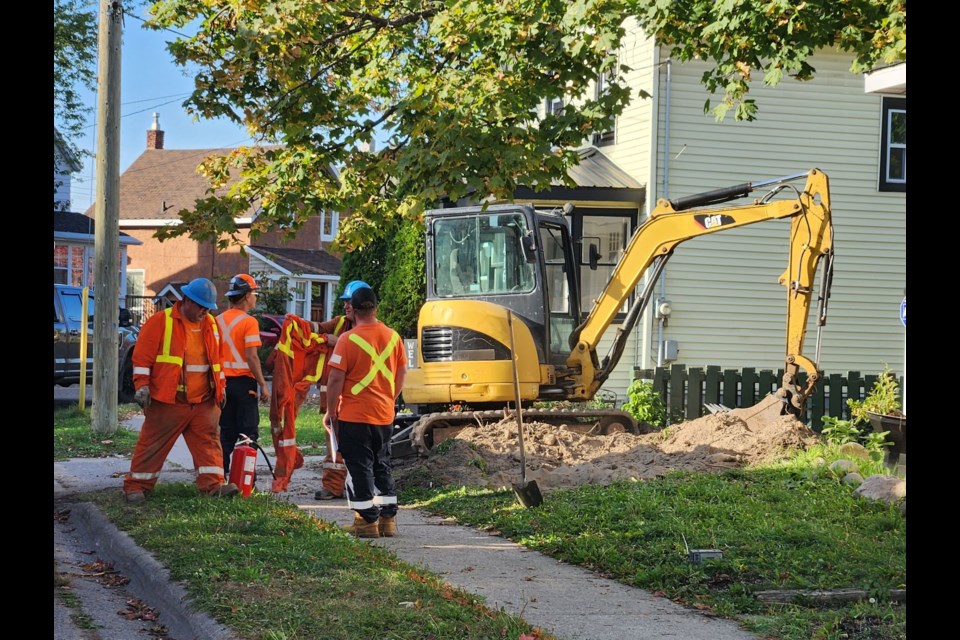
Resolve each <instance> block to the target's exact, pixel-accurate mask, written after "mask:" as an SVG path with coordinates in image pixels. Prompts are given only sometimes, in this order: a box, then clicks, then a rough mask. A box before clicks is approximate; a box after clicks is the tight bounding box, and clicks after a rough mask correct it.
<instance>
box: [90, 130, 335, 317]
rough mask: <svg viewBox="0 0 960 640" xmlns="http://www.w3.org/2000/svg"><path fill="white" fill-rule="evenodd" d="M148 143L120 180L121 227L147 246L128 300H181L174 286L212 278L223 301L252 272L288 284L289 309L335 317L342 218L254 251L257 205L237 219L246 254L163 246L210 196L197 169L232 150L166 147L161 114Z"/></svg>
mask: <svg viewBox="0 0 960 640" xmlns="http://www.w3.org/2000/svg"><path fill="white" fill-rule="evenodd" d="M146 142H147V144H146V149H145V150H144V152H143V154H141V155H140V157H138V158H137V159H136V160H135V161H134V162H133V163H132V164H131V165H130V166H129V167H128V168H127V169H126V171H124V172H123V173H122V174H121V176H120V215H119V218H120V222H119V223H120V229H121V230H122V231H123V232H124V233H126V234H128V235H129V236H131V237H133V238H135V239H136V240H139V241H140V242H141V243H142V244H139V245H137V246H129V247H128V251H127V255H128V262H129V264H128V266H127V282H126V285H127V286H126V290H127V295H128V297H133V296H141V297H143V298H146V299H149V298H151V297H155V296H158V295H159V294H160V292H161V291H163V290H164V289H165V288H166V289H167V291H169V292H172V295H173V296H174V297H179V288H178V287H175V286H174V287H168V285H171V284H174V283H183V282H189V281H190V280H192V279H194V278H198V277H204V278H209V279H210V280H212V281H213V283H214V284H215V285H216V286H217V291H218V293H219V295H220V296H223V295H224V294H225V293H226V290H227V286H228V281H229V279H230V278H231V277H232V276H233V275H235V274H237V273H243V272H247V273H255V274H258V275H261V277H263V276H265V277H266V278H267V279H268V280H274V281H276V280H279V279H281V278H285V279H286V283H287V288H288V290H289V291H290V294H291V298H292V299H291V301H290V302H289V304H288V308H287V311H290V312H293V313H296V314H297V315H300V316H301V317H305V318H312V319H319V320H322V319H327V318H329V317H330V312H331V310H332V306H333V305H332V300H333V293H334V290H335V289H336V285H337V283H338V282H339V279H340V276H339V273H340V259H339V258H338V257H336V256H335V255H333V254H331V253H329V252H328V250H327V248H328V246H329V244H330V242H331V241H332V240H333V238H334V236H335V235H336V231H337V225H338V223H339V216H338V215H337V214H336V213H333V214H328V213H327V212H320V213H318V215H316V216H313V217H311V218H309V219H308V220H307V222H306V223H305V224H304V226H303V227H302V228H301V229H300V230H299V232H298V234H297V236H296V238H294V239H292V240H282V239H281V233H279V232H268V233H264V234H261V235H260V236H259V237H258V238H257V242H256V244H255V245H254V244H251V243H250V225H251V223H252V222H253V220H254V219H255V217H256V215H257V207H256V206H252V207H251V208H250V209H248V210H247V212H246V213H245V214H244V216H243V217H241V218H238V219H237V226H238V227H239V236H240V238H241V240H242V241H243V245H244V249H245V253H242V252H241V248H240V247H239V246H236V245H233V246H230V247H229V248H227V249H224V250H219V249H217V247H216V244H215V243H213V242H197V241H195V240H192V239H190V238H189V237H186V236H181V237H178V238H172V239H169V240H165V241H163V242H160V241H159V240H157V239H156V238H155V237H154V234H155V232H156V231H157V230H158V229H160V228H162V227H166V226H170V225H176V224H179V223H180V219H179V217H178V216H177V212H178V211H180V210H181V209H184V208H191V207H192V206H193V204H194V202H195V201H196V200H197V199H198V198H203V197H206V190H207V188H208V186H209V185H208V182H207V180H206V179H205V178H204V177H202V176H200V175H198V174H197V172H196V168H197V165H198V164H199V163H200V162H202V161H203V159H204V158H206V157H209V156H211V155H215V154H224V155H225V154H226V153H228V152H229V151H230V149H165V148H164V132H163V130H161V129H160V124H159V114H156V113H155V114H153V124H152V126H151V127H150V129H148V130H147V138H146ZM93 210H94V207H93V206H91V207H90V208H89V209H88V210H87V212H86V214H87V215H88V216H92V215H93ZM133 304H134V306H136V304H135V303H133Z"/></svg>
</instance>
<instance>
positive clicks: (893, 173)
mask: <svg viewBox="0 0 960 640" xmlns="http://www.w3.org/2000/svg"><path fill="white" fill-rule="evenodd" d="M887 180H889V181H891V182H906V181H907V150H906V149H902V148H901V149H890V159H889V161H888V162H887Z"/></svg>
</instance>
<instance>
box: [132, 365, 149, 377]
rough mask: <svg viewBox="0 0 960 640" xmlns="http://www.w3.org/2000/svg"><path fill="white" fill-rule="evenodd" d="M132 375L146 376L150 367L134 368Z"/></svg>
mask: <svg viewBox="0 0 960 640" xmlns="http://www.w3.org/2000/svg"><path fill="white" fill-rule="evenodd" d="M133 375H141V376H148V375H150V367H134V368H133Z"/></svg>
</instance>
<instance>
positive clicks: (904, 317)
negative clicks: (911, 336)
mask: <svg viewBox="0 0 960 640" xmlns="http://www.w3.org/2000/svg"><path fill="white" fill-rule="evenodd" d="M900 322H902V323H903V326H907V296H903V301H902V302H901V303H900Z"/></svg>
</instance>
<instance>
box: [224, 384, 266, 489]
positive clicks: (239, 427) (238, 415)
mask: <svg viewBox="0 0 960 640" xmlns="http://www.w3.org/2000/svg"><path fill="white" fill-rule="evenodd" d="M240 434H244V435H246V436H249V437H250V439H251V440H253V441H254V442H257V440H258V439H259V438H260V403H259V396H258V395H257V381H256V380H255V379H254V378H251V377H250V376H232V377H228V378H227V402H226V404H224V405H223V411H222V412H221V413H220V446H221V448H223V475H225V476H226V477H228V478H229V477H230V456H231V455H233V448H234V447H235V446H237V439H239V438H240Z"/></svg>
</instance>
